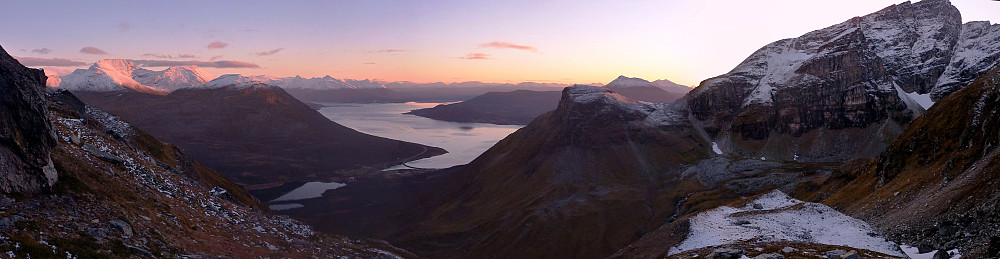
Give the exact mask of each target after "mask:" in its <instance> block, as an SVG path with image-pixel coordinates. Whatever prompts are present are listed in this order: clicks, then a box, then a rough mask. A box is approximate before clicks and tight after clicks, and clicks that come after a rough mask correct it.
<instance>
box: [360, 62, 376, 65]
mask: <svg viewBox="0 0 1000 259" xmlns="http://www.w3.org/2000/svg"><path fill="white" fill-rule="evenodd" d="M363 64H364V65H375V62H366V63H363Z"/></svg>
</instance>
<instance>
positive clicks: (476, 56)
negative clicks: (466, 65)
mask: <svg viewBox="0 0 1000 259" xmlns="http://www.w3.org/2000/svg"><path fill="white" fill-rule="evenodd" d="M458 58H460V59H493V58H491V57H490V54H486V53H469V54H467V55H465V56H464V57H458Z"/></svg>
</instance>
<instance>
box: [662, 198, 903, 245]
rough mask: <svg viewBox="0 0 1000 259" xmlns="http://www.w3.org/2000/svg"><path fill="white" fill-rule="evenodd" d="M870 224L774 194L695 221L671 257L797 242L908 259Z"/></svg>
mask: <svg viewBox="0 0 1000 259" xmlns="http://www.w3.org/2000/svg"><path fill="white" fill-rule="evenodd" d="M877 233H878V231H877V230H876V229H875V228H874V227H872V226H871V225H868V224H867V223H865V222H863V221H861V220H858V219H855V218H851V217H850V216H847V215H844V214H843V213H840V212H838V211H836V210H834V209H832V208H830V207H828V206H826V205H823V204H819V203H812V202H803V201H800V200H796V199H793V198H791V197H789V196H788V195H786V194H785V193H783V192H781V191H777V190H775V191H772V192H770V193H767V194H764V195H763V196H761V197H760V198H758V199H756V200H754V201H752V202H750V203H747V204H746V205H745V206H743V207H740V208H733V207H728V206H721V207H718V208H716V209H713V210H710V211H706V212H702V213H699V214H698V215H696V216H695V217H693V218H691V228H690V233H689V234H688V236H687V238H686V239H685V240H684V241H683V242H681V243H680V244H679V245H677V246H675V247H672V248H671V249H670V253H669V255H674V254H678V253H681V252H684V251H690V250H694V249H699V248H703V247H709V246H720V245H725V244H732V243H740V242H748V241H751V240H757V242H773V241H793V242H807V243H819V244H826V245H840V246H848V247H854V248H860V249H866V250H871V251H875V252H879V253H884V254H888V255H893V256H903V255H904V254H903V252H902V251H900V249H899V246H897V245H896V244H895V243H893V242H891V241H889V240H886V239H885V238H883V237H880V236H879V235H878V234H877Z"/></svg>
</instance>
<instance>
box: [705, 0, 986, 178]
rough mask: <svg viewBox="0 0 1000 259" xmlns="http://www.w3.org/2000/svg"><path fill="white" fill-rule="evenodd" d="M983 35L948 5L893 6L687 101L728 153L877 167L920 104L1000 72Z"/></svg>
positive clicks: (740, 70) (780, 50)
mask: <svg viewBox="0 0 1000 259" xmlns="http://www.w3.org/2000/svg"><path fill="white" fill-rule="evenodd" d="M978 27H984V26H983V24H981V23H970V24H967V25H964V26H963V25H962V24H961V15H960V14H959V13H958V10H957V9H955V7H954V6H952V5H951V4H950V3H949V2H948V1H946V0H926V1H921V2H918V3H908V2H907V3H902V4H898V5H893V6H890V7H887V8H885V9H883V10H881V11H878V12H876V13H873V14H870V15H866V16H862V17H856V18H853V19H851V20H848V21H846V22H844V23H841V24H837V25H834V26H830V27H827V28H824V29H821V30H817V31H813V32H810V33H807V34H805V35H802V36H800V37H798V38H793V39H785V40H780V41H777V42H774V43H771V44H769V45H767V46H765V47H763V48H761V49H760V50H758V51H757V52H755V53H754V54H753V55H751V56H750V57H748V58H747V59H746V60H745V61H744V62H743V63H741V64H740V65H738V66H737V67H736V68H734V69H733V70H732V71H730V72H729V73H727V74H725V75H721V76H718V77H714V78H711V79H708V80H705V81H703V82H702V84H701V85H700V86H699V87H698V88H696V89H695V90H693V91H692V92H691V93H690V94H689V95H688V96H687V98H688V103H689V105H690V107H689V108H690V110H691V112H692V115H693V117H694V119H695V120H696V124H698V125H699V128H701V129H703V130H704V131H706V132H707V134H708V135H709V136H710V137H711V138H712V139H713V140H715V141H716V142H717V143H719V146H720V147H721V149H723V150H724V151H726V152H727V153H733V154H738V155H742V156H751V157H766V158H768V159H775V160H786V161H790V160H798V161H847V160H850V159H852V158H855V157H873V156H875V155H877V154H878V153H879V152H881V151H882V150H883V149H884V148H885V147H886V146H887V145H888V144H889V143H890V142H891V141H892V140H893V139H895V137H896V136H897V135H898V134H899V133H900V132H901V129H902V128H903V126H905V124H906V123H908V122H909V121H910V120H912V119H913V118H914V117H916V116H918V115H919V114H920V113H921V112H922V111H923V107H921V105H920V103H919V102H918V101H917V100H914V99H921V98H926V97H925V96H921V95H926V94H931V93H935V95H934V96H933V97H940V96H944V95H946V94H948V93H950V92H949V91H947V90H942V89H944V88H948V89H951V88H955V87H952V86H948V85H965V84H967V83H968V82H969V79H968V75H975V74H979V73H981V72H983V71H984V70H985V69H986V68H988V67H989V66H991V65H992V64H994V63H996V58H991V57H992V56H995V55H996V51H995V50H994V49H995V47H994V46H996V45H997V44H996V40H997V39H995V38H992V37H989V36H985V37H983V36H974V35H983V33H982V31H983V30H974V29H973V28H978ZM963 28H966V29H968V31H967V32H966V33H965V34H966V36H964V37H963V36H962V32H963V30H964V29H963ZM986 34H987V35H988V33H986ZM990 52H993V54H990ZM972 53H980V54H982V55H978V54H977V55H973V54H972ZM969 56H977V57H983V58H963V57H969ZM949 64H951V65H949ZM945 71H948V72H947V73H945ZM954 75H964V76H958V77H956V76H954ZM944 78H951V79H948V80H945V79H944ZM939 81H940V82H941V83H940V84H939V83H938V82H939ZM946 81H947V82H952V83H945V82H946ZM949 87H950V88H949ZM955 89H957V88H955Z"/></svg>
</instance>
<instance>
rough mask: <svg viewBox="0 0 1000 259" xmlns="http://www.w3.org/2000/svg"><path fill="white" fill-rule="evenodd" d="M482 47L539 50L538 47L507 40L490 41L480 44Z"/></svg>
mask: <svg viewBox="0 0 1000 259" xmlns="http://www.w3.org/2000/svg"><path fill="white" fill-rule="evenodd" d="M479 47H480V48H498V49H519V50H530V51H534V52H538V49H537V48H535V47H532V46H528V45H519V44H514V43H510V42H506V41H494V42H490V43H483V44H479Z"/></svg>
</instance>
